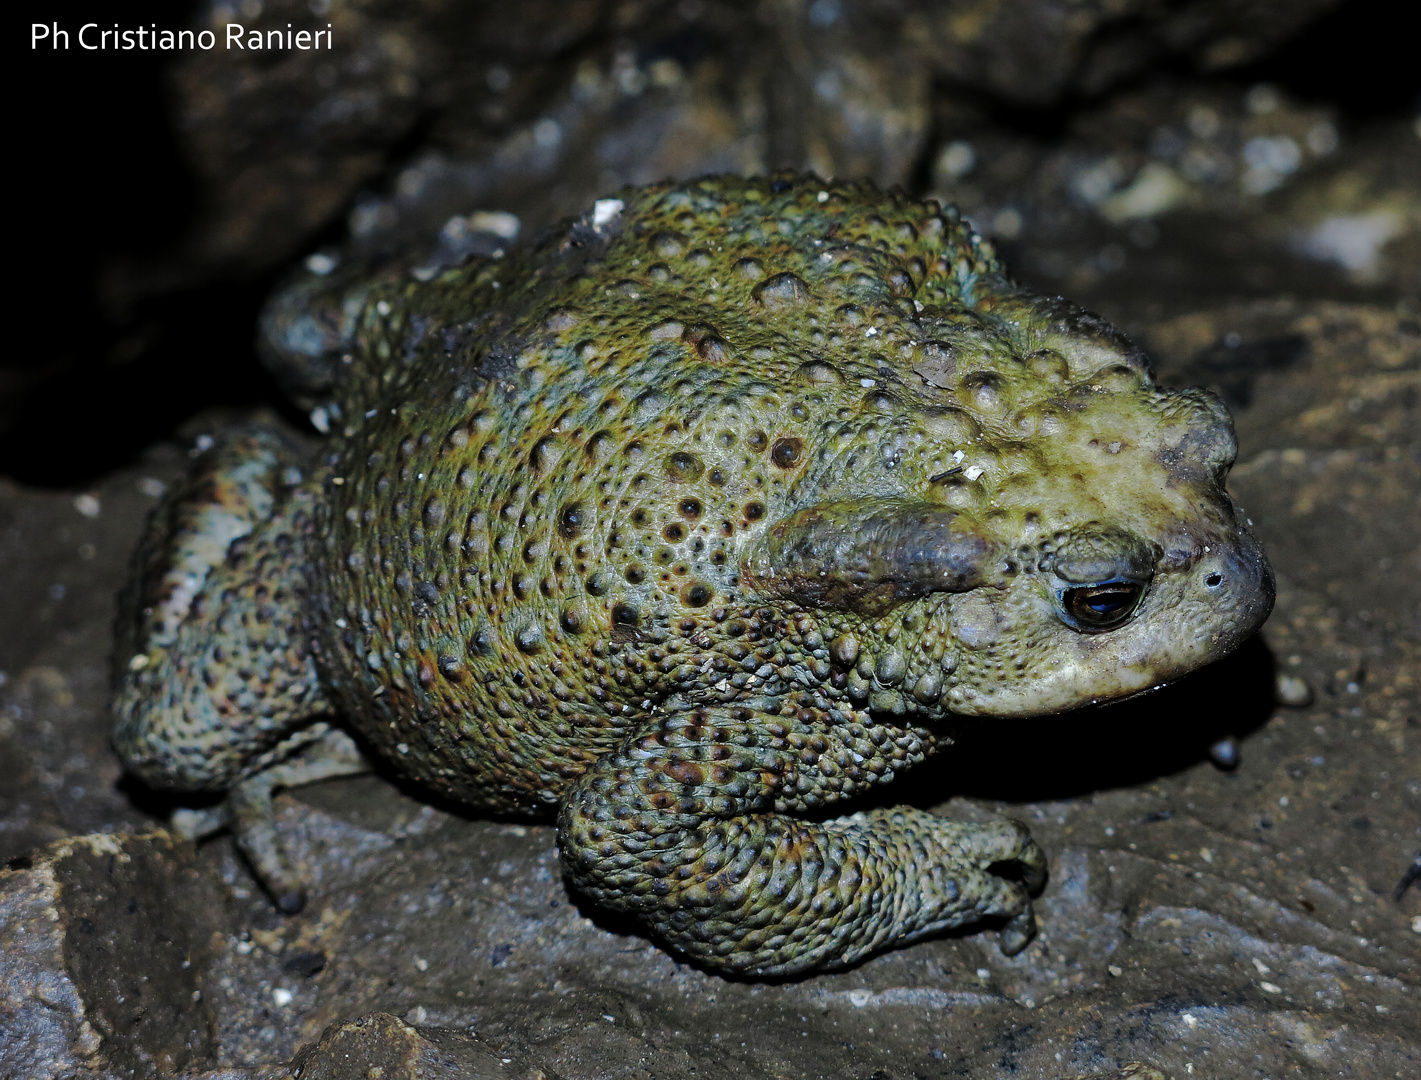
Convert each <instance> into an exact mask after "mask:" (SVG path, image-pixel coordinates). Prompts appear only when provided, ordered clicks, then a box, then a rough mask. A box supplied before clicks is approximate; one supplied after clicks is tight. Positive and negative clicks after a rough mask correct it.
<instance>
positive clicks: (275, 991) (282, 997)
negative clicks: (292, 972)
mask: <svg viewBox="0 0 1421 1080" xmlns="http://www.w3.org/2000/svg"><path fill="white" fill-rule="evenodd" d="M295 996H296V995H295V994H293V993H292V992H291V991H290V990H288V989H286V987H284V986H274V987H272V990H271V1000H272V1001H274V1002H276V1007H277V1008H278V1009H284V1008H285V1007H286V1006H288V1005H290V1004H291V1000H292V999H293V998H294V997H295Z"/></svg>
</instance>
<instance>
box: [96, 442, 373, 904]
mask: <svg viewBox="0 0 1421 1080" xmlns="http://www.w3.org/2000/svg"><path fill="white" fill-rule="evenodd" d="M299 461H300V457H299V454H298V453H297V451H296V450H295V449H294V448H293V447H291V446H290V445H289V444H288V443H286V441H285V440H283V439H282V438H281V437H280V436H279V435H277V434H276V433H274V432H271V431H268V430H264V429H260V428H242V429H239V430H237V431H235V432H232V433H230V434H228V435H226V436H225V437H224V438H223V439H222V440H221V441H220V442H219V443H218V444H217V445H216V446H214V447H213V448H211V449H210V450H208V451H207V452H206V453H205V454H204V455H203V456H202V457H201V458H199V460H198V461H197V463H196V465H195V467H194V469H193V471H192V473H191V474H190V475H189V476H188V477H187V479H186V480H185V482H184V483H183V485H182V487H181V488H180V489H178V490H177V491H175V492H174V493H173V494H172V495H171V496H170V497H169V498H168V499H166V500H165V501H164V503H163V504H162V505H161V506H160V507H159V509H158V511H157V513H156V514H155V515H154V517H153V520H152V521H151V522H150V524H149V529H148V534H147V535H146V536H145V537H144V540H143V543H142V545H141V546H140V548H139V556H138V566H137V567H136V573H135V575H134V579H133V582H132V584H131V585H130V588H129V591H128V592H127V593H126V594H125V596H124V597H123V598H122V600H121V602H120V616H119V622H118V627H117V645H116V649H117V652H116V657H115V668H116V676H117V677H116V680H115V683H116V685H115V689H114V700H113V706H114V715H115V725H114V746H115V748H116V749H117V750H118V752H119V755H120V756H121V757H122V758H123V760H124V763H125V765H126V766H127V768H128V771H129V772H130V773H132V774H133V775H135V776H137V777H138V778H140V779H141V780H143V781H144V782H145V783H147V784H149V785H150V786H152V787H154V788H159V789H164V790H170V791H177V792H192V793H197V792H224V791H225V792H229V795H228V798H227V800H226V802H225V803H224V804H223V805H222V807H221V809H220V810H219V811H218V812H216V813H208V814H198V815H193V814H186V815H182V814H180V815H179V816H178V817H177V818H176V819H175V824H177V825H178V826H179V827H180V828H184V827H185V828H184V831H188V832H190V833H192V832H202V831H206V828H208V827H210V826H212V825H215V824H218V823H230V824H231V825H232V827H233V831H234V832H235V833H236V838H237V842H238V845H239V846H240V847H241V848H242V850H243V851H244V852H245V853H246V854H247V856H248V858H249V859H250V861H251V862H252V865H253V868H254V869H255V870H256V871H257V873H258V876H259V877H260V878H261V879H262V883H263V884H264V885H265V886H266V887H267V888H268V889H269V890H270V891H271V893H272V896H273V897H275V898H276V900H277V903H278V904H279V905H280V906H281V907H282V908H283V909H285V910H296V909H298V908H299V907H300V906H301V902H302V899H301V897H302V890H301V885H300V875H299V874H298V873H297V872H296V870H295V869H294V868H293V867H292V866H291V864H290V861H289V860H288V859H287V857H286V855H285V853H284V852H283V851H282V849H281V845H280V843H279V842H278V841H277V835H276V830H275V823H274V817H273V810H272V804H271V795H272V791H273V790H274V789H275V788H277V787H289V786H292V785H294V784H300V783H307V782H310V781H312V780H317V779H324V778H326V777H329V776H336V775H344V774H349V773H352V772H360V771H363V770H364V768H365V766H364V764H363V762H362V760H361V758H360V755H359V752H358V751H357V750H356V748H355V746H354V744H353V743H352V742H351V740H350V738H349V736H347V735H345V734H344V733H343V732H340V731H338V730H335V729H333V728H332V727H331V726H330V724H329V723H328V722H327V720H326V719H325V717H326V715H327V714H328V713H329V711H330V709H329V706H328V705H327V703H326V700H325V697H324V695H323V693H322V690H321V686H320V682H319V679H318V677H317V674H316V666H315V661H314V657H313V656H312V650H311V644H310V633H309V632H308V630H307V628H306V625H305V613H304V595H305V586H304V567H305V562H306V552H305V549H306V545H307V534H308V529H309V520H310V503H309V499H310V497H309V495H308V494H307V493H306V492H305V491H304V490H303V489H302V487H301V477H300V471H299V465H298V463H299Z"/></svg>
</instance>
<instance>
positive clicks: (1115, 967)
mask: <svg viewBox="0 0 1421 1080" xmlns="http://www.w3.org/2000/svg"><path fill="white" fill-rule="evenodd" d="M1105 970H1106V971H1108V972H1110V974H1111V977H1112V978H1116V979H1118V978H1120V976H1121V975H1124V974H1125V969H1124V968H1122V967H1121V966H1120V965H1119V964H1111V965H1109V966H1108V967H1107V968H1106V969H1105Z"/></svg>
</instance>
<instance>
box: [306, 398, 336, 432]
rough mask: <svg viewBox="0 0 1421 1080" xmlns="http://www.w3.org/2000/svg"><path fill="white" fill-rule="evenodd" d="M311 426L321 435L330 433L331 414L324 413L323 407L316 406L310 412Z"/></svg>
mask: <svg viewBox="0 0 1421 1080" xmlns="http://www.w3.org/2000/svg"><path fill="white" fill-rule="evenodd" d="M311 426H312V427H313V428H315V429H316V430H317V431H319V432H320V433H321V434H322V435H329V434H330V433H331V414H330V413H328V412H326V407H325V406H324V405H317V406H316V407H315V408H314V409H312V410H311Z"/></svg>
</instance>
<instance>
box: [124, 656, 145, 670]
mask: <svg viewBox="0 0 1421 1080" xmlns="http://www.w3.org/2000/svg"><path fill="white" fill-rule="evenodd" d="M147 666H148V657H146V656H145V655H143V653H138V654H137V655H136V656H134V657H133V659H131V660H130V661H129V662H128V670H129V671H142V670H143V669H144V668H146V667H147Z"/></svg>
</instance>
